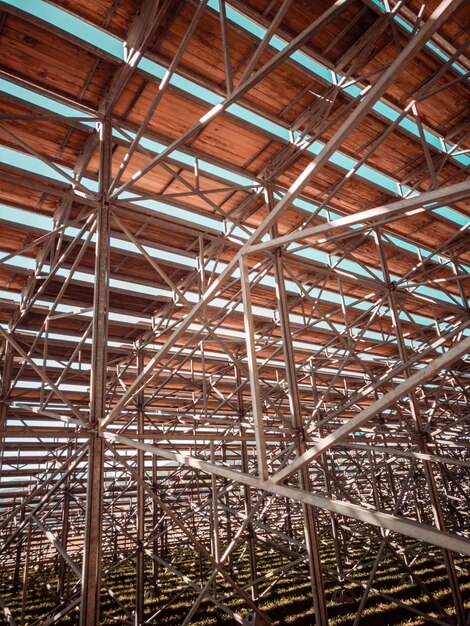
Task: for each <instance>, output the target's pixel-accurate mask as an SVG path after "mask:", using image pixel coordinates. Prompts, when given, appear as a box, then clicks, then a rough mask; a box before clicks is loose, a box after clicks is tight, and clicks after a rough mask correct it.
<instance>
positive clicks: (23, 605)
mask: <svg viewBox="0 0 470 626" xmlns="http://www.w3.org/2000/svg"><path fill="white" fill-rule="evenodd" d="M32 534H33V523H32V521H31V519H30V520H29V522H28V539H27V540H26V554H25V559H24V570H23V594H22V598H21V626H24V625H25V624H26V607H27V603H28V592H29V567H30V562H31V538H32Z"/></svg>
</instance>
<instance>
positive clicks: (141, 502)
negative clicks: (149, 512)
mask: <svg viewBox="0 0 470 626" xmlns="http://www.w3.org/2000/svg"><path fill="white" fill-rule="evenodd" d="M143 363H144V358H143V354H142V349H141V348H140V347H138V348H137V373H138V374H140V372H141V371H142V369H143ZM143 405H144V390H143V389H142V390H141V391H140V392H139V394H138V395H137V433H138V434H139V436H143V434H144V406H143ZM137 472H138V473H139V476H140V477H141V478H142V479H144V478H145V453H144V451H143V450H138V451H137ZM144 537H145V492H144V489H143V487H142V485H141V484H137V554H136V589H135V625H136V626H140V624H143V623H144V613H145V607H144V589H145V563H144V560H145V559H144V557H145V554H144V547H143V546H144Z"/></svg>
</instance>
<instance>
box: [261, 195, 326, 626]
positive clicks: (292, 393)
mask: <svg viewBox="0 0 470 626" xmlns="http://www.w3.org/2000/svg"><path fill="white" fill-rule="evenodd" d="M266 195H267V204H268V210H269V211H271V209H272V208H273V206H274V197H273V193H272V188H271V185H270V184H269V183H268V184H267V186H266ZM277 234H278V233H277V228H276V226H273V229H272V235H273V236H274V237H277ZM273 267H274V278H275V282H276V298H277V304H278V308H279V322H280V327H281V337H282V346H283V354H284V361H285V367H286V380H287V388H288V396H289V408H290V411H291V415H292V426H293V430H294V437H295V446H296V450H297V454H298V455H301V454H303V453H304V452H305V451H306V450H307V444H306V441H305V432H304V424H303V419H302V413H301V405H300V396H299V388H298V383H297V373H296V369H295V359H294V349H293V344H292V335H291V329H290V321H289V307H288V305H287V294H286V287H285V283H284V273H283V269H282V259H281V256H280V254H278V253H277V252H276V253H275V255H274V261H273ZM298 477H299V485H300V488H301V489H304V490H305V491H311V481H310V476H309V473H308V466H306V465H304V466H303V467H302V468H300V470H299V473H298ZM302 511H303V520H304V533H305V543H306V546H307V553H308V562H309V568H310V576H311V583H312V594H313V604H314V610H315V622H316V624H320V625H321V626H328V614H327V609H326V599H325V590H324V586H323V575H322V568H321V559H320V547H319V544H318V537H317V528H316V526H317V521H316V513H315V510H314V508H313V507H311V506H307V505H305V504H302Z"/></svg>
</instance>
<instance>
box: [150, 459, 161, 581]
mask: <svg viewBox="0 0 470 626" xmlns="http://www.w3.org/2000/svg"><path fill="white" fill-rule="evenodd" d="M157 480H158V466H157V457H156V456H153V457H152V486H153V490H154V491H155V492H156V490H157V484H158V483H157ZM160 517H161V511H160V507H159V506H158V502H157V501H156V500H152V527H153V532H154V533H155V532H159V531H160V530H161V527H162V522H159V520H160ZM161 541H162V540H161V538H160V542H159V539H158V537H156V538H155V539H154V540H153V553H154V554H155V556H161V555H159V543H160V544H161ZM159 575H160V572H159V563H158V561H157V559H152V579H153V586H154V588H155V590H157V585H158V577H159Z"/></svg>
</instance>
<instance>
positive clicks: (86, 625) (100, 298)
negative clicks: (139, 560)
mask: <svg viewBox="0 0 470 626" xmlns="http://www.w3.org/2000/svg"><path fill="white" fill-rule="evenodd" d="M111 147H112V127H111V118H110V117H109V116H106V117H105V118H104V120H103V121H102V122H101V124H100V177H99V178H100V180H99V183H100V194H101V201H100V207H99V208H98V213H97V234H96V246H95V253H96V254H95V288H94V297H93V298H94V301H93V305H94V310H93V335H92V341H93V343H92V355H91V384H90V396H91V397H90V422H89V456H88V478H87V496H86V517H85V541H84V550H83V568H82V600H81V613H80V626H97V625H98V624H99V622H100V617H99V613H100V590H101V553H102V521H103V491H104V484H103V483H104V444H103V439H102V437H101V436H100V433H99V426H100V421H101V419H102V418H103V417H104V412H105V404H106V361H107V335H108V332H107V331H108V300H109V277H108V274H109V204H108V196H107V194H108V189H109V181H110V173H111Z"/></svg>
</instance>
